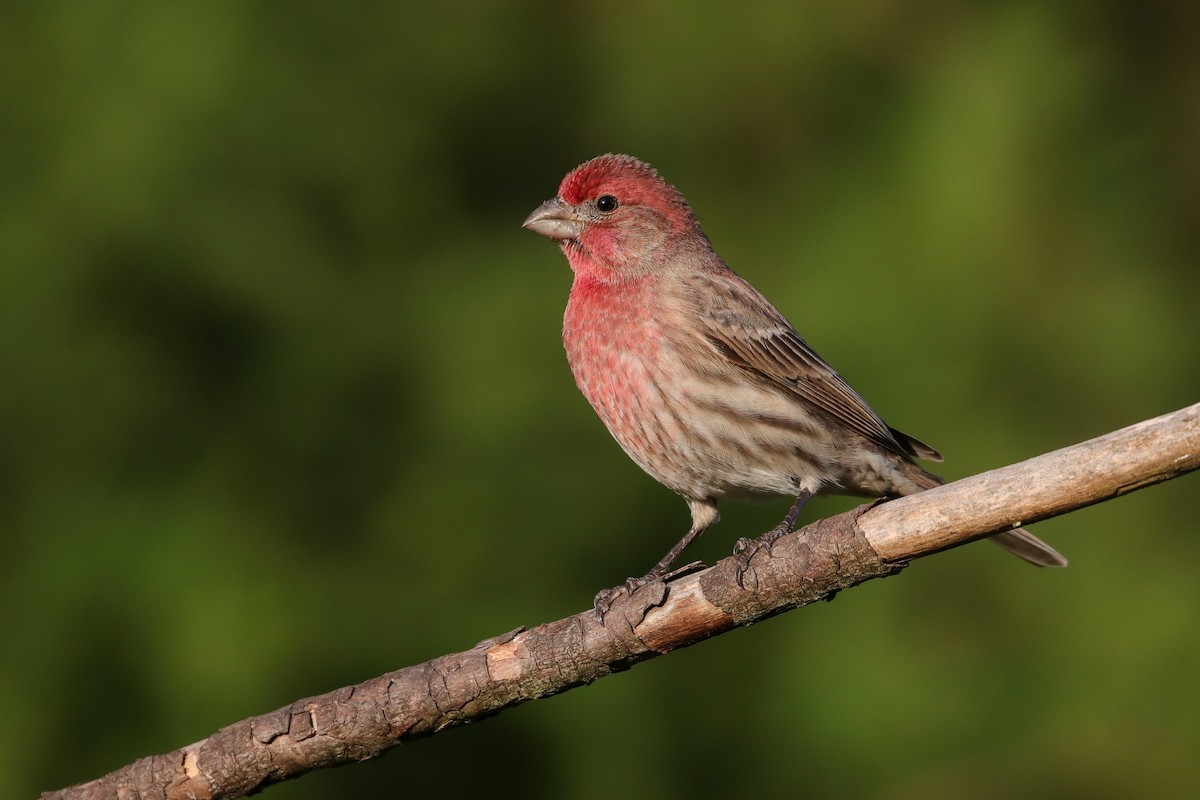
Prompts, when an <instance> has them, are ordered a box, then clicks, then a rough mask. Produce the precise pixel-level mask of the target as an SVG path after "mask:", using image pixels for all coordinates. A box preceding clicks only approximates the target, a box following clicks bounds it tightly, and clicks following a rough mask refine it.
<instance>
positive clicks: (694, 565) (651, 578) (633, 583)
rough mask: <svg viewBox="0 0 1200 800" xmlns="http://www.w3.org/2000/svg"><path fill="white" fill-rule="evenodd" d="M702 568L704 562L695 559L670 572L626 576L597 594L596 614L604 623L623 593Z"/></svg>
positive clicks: (594, 602)
mask: <svg viewBox="0 0 1200 800" xmlns="http://www.w3.org/2000/svg"><path fill="white" fill-rule="evenodd" d="M701 569H704V562H703V561H693V562H691V563H690V564H685V565H684V566H682V567H679V568H678V569H673V570H671V571H670V572H662V573H660V572H656V571H654V570H651V571H650V572H647V573H646V574H645V575H643V576H642V577H640V578H626V579H625V582H624V583H622V584H619V585H617V586H612V587H609V588H608V589H604V590H602V591H600V592H598V593H597V594H596V598H595V600H594V601H593V603H592V604H593V606H594V607H595V609H596V615H597V616H598V617H599V618H600V623H601V624H604V617H605V615H606V614H608V612H609V610H610V609H611V608H612V607H613V604H614V603H615V602H616V601H617V600H619V599H620V598H621V597H622V596H623V595H632V594H633V593H634V592H636V591H637V590H638V589H641V588H642V587H643V586H647V585H649V584H652V583H662V584H666V583H667V582H669V581H672V580H674V579H676V578H679V577H682V576H684V575H688V574H690V573H692V572H696V571H697V570H701ZM661 602H662V599H661V597H660V598H658V599H657V600H655V601H652V602H651V605H658V604H659V603H661Z"/></svg>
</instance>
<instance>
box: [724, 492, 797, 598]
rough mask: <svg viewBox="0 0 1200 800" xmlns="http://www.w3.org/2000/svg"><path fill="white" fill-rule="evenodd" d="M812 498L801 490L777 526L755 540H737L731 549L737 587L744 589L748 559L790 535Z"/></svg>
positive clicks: (743, 538) (748, 565)
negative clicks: (735, 560) (736, 566)
mask: <svg viewBox="0 0 1200 800" xmlns="http://www.w3.org/2000/svg"><path fill="white" fill-rule="evenodd" d="M812 496H813V493H812V492H810V491H809V490H808V489H801V490H800V493H799V494H798V495H796V502H794V503H792V507H791V508H790V509H788V513H787V515H786V516H785V517H784V518H783V520H782V521H780V523H779V524H778V525H776V526H775V527H774V528H771V530H769V531H767V532H766V533H764V534H763V535H762V536H760V537H758V538H757V539H750V538H747V537H742V538H741V539H738V540H737V544H736V545H734V547H733V554H734V555H735V556H736V557H737V560H738V568H737V583H738V586H741V587H742V588H745V586H744V585H743V584H742V576H743V575H745V574H746V570H747V569H749V568H750V559H751V558H753V557H754V554H755V553H757V552H758V551H759V550H761V549H762V548H764V547H765V548H767V550H768V551H770V549H771V545H772V544H774V543H775V542H777V541H778V540H779V538H780V537H781V536H786V535H787V534H789V533H791V532H792V528H794V527H796V520H797V519H799V518H800V512H801V511H803V510H804V506H805V505H806V504H807V503H808V501H809V500H811V499H812Z"/></svg>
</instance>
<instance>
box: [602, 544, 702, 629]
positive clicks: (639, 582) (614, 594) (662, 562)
mask: <svg viewBox="0 0 1200 800" xmlns="http://www.w3.org/2000/svg"><path fill="white" fill-rule="evenodd" d="M704 530H705V529H704V528H697V527H695V526H692V528H690V529H689V530H688V532H687V533H685V534H684V535H683V538H682V539H680V540H679V541H678V542H677V543H676V544H675V546H674V547H672V548H671V549H670V550H668V551H667V554H666V555H665V556H663V557H662V558H660V559H659V560H658V563H657V564H655V565H654V566H653V567H651V568H650V571H649V572H647V573H646V574H645V575H643V576H642V577H640V578H627V579H626V580H625V583H623V584H621V585H620V586H613V587H611V588H609V589H605V590H604V591H602V592H600V593H599V594H597V595H596V599H595V601H594V605H595V607H596V612H597V613H598V614H599V615H600V621H601V622H603V621H604V615H605V614H607V613H608V609H609V608H611V607H612V604H613V602H615V601H616V599H617V598H618V597H620V596H621V595H623V594H633V592H634V590H636V589H637V588H638V587H641V586H645V585H646V584H647V583H650V582H651V581H657V580H662V579H663V578H666V577H667V576H668V575H671V574H672V572H671V565H672V564H674V563H675V559H677V558H679V556H680V554H681V553H683V551H684V550H686V549H687V546H688V545H689V544H691V543H692V542H694V541H696V537H698V536H699V535H700V534H702V533H704ZM696 565H700V562H698V561H697V562H693V563H692V564H688V565H687V566H686V567H684V568H682V569H680V570H677V571H676V572H690V571H691V570H692V568H693V567H695V566H696Z"/></svg>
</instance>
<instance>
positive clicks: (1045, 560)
mask: <svg viewBox="0 0 1200 800" xmlns="http://www.w3.org/2000/svg"><path fill="white" fill-rule="evenodd" d="M988 538H989V539H991V540H992V541H993V542H995V543H996V544H998V545H1000V546H1001V547H1003V548H1004V549H1005V550H1007V551H1008V552H1010V553H1012V554H1013V555H1014V556H1017V557H1019V558H1023V559H1025V560H1026V561H1028V562H1029V563H1030V564H1033V565H1034V566H1038V567H1065V566H1066V565H1067V560H1066V559H1065V558H1063V557H1062V554H1060V553H1059V552H1058V551H1057V550H1055V549H1054V548H1053V547H1051V546H1050V545H1048V544H1046V543H1045V542H1043V541H1042V540H1041V539H1039V538H1037V537H1036V536H1034V535H1033V534H1032V533H1030V532H1029V531H1027V530H1025V529H1024V528H1017V529H1016V530H1011V531H1005V532H1004V533H997V534H996V535H994V536H989V537H988Z"/></svg>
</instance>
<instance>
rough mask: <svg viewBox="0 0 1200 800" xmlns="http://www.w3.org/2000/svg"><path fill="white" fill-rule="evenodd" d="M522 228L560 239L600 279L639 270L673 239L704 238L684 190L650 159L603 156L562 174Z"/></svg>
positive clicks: (668, 250)
mask: <svg viewBox="0 0 1200 800" xmlns="http://www.w3.org/2000/svg"><path fill="white" fill-rule="evenodd" d="M524 227H526V228H529V229H530V230H532V231H535V232H536V233H540V234H542V235H543V236H546V237H548V238H551V239H556V240H558V242H559V243H560V244H561V245H562V247H563V251H564V252H565V253H566V255H567V260H568V261H570V262H571V267H572V268H573V269H574V270H575V271H576V272H577V273H586V274H588V275H589V276H591V277H594V278H597V279H599V280H604V281H612V280H620V279H621V278H628V277H635V276H638V275H644V274H647V273H649V272H652V271H654V270H655V268H656V267H657V266H659V265H661V264H663V263H664V262H665V260H666V259H668V258H670V257H672V256H673V255H674V252H673V251H676V250H677V249H678V248H672V247H664V245H667V244H669V243H671V242H684V243H687V244H692V243H694V242H695V241H697V240H698V241H700V242H702V243H703V246H704V247H705V249H708V247H709V245H708V240H707V238H706V237H705V236H704V233H703V232H702V231H701V230H700V226H699V225H698V224H697V222H696V218H695V217H694V216H692V211H691V209H690V208H689V207H688V204H687V201H686V200H684V199H683V195H681V194H680V193H679V191H678V190H677V189H676V188H675V187H674V186H672V185H671V184H669V183H667V182H666V181H664V180H663V179H662V178H660V177H659V176H658V173H657V172H655V171H654V168H653V167H651V166H650V165H649V164H645V163H643V162H641V161H638V160H637V159H636V158H633V157H632V156H623V155H613V154H611V153H610V154H608V155H603V156H599V157H598V158H593V159H592V160H591V161H588V162H585V163H583V164H580V165H579V166H578V167H576V168H575V169H573V170H572V171H571V172H570V173H569V174H568V175H567V177H565V178H564V179H563V182H562V184H561V185H560V186H559V187H558V196H557V197H555V198H554V199H553V200H548V201H547V202H545V203H543V204H542V205H541V206H539V207H538V208H537V209H536V210H535V211H534V212H533V213H532V214H530V215H529V218H528V219H526V220H525V224H524Z"/></svg>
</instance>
